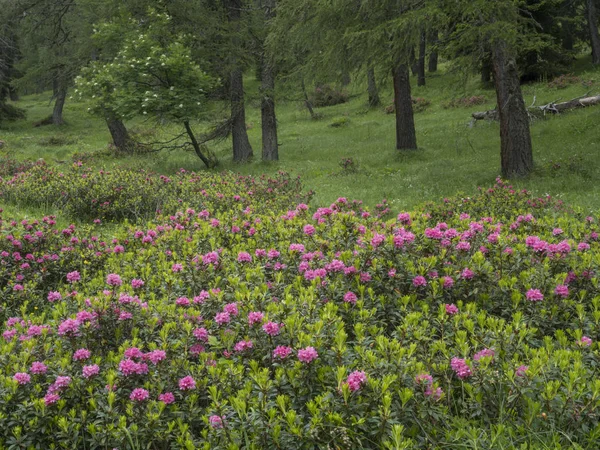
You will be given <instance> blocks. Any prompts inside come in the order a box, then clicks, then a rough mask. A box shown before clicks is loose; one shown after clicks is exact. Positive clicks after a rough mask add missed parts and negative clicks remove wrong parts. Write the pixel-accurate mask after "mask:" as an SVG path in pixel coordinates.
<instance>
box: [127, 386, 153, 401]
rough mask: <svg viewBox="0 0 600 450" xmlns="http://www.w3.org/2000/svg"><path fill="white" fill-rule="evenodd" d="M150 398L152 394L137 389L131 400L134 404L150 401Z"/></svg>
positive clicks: (132, 393) (130, 397) (133, 392)
mask: <svg viewBox="0 0 600 450" xmlns="http://www.w3.org/2000/svg"><path fill="white" fill-rule="evenodd" d="M148 397H150V393H149V392H148V391H147V390H146V389H143V388H136V389H134V390H133V391H132V392H131V395H130V396H129V399H130V400H131V401H134V402H143V401H144V400H148Z"/></svg>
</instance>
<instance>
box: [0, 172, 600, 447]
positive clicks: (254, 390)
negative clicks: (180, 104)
mask: <svg viewBox="0 0 600 450" xmlns="http://www.w3.org/2000/svg"><path fill="white" fill-rule="evenodd" d="M182 176H183V175H182ZM72 179H73V180H75V179H76V178H72ZM190 179H194V178H193V176H191V175H185V176H183V178H182V179H181V181H182V182H184V181H188V182H189V180H190ZM211 180H212V183H210V184H208V183H207V184H205V186H206V187H205V188H206V192H207V198H208V199H209V201H207V203H206V204H205V209H202V210H200V209H193V208H188V209H184V210H183V211H181V212H179V213H173V214H172V215H163V216H159V217H154V218H152V219H151V220H149V221H148V222H146V223H144V224H142V223H138V224H137V225H115V226H113V227H111V228H110V229H104V228H102V224H96V225H93V226H92V225H89V226H87V225H86V226H80V227H76V226H71V227H68V228H65V229H63V230H59V229H57V228H56V224H55V219H54V218H50V217H47V218H44V219H42V220H39V221H31V220H28V221H22V222H16V221H12V220H10V219H2V221H1V222H0V225H1V228H0V234H1V239H0V282H1V289H2V290H1V300H0V319H1V322H0V332H1V334H2V336H1V337H0V355H1V356H0V412H1V414H0V447H7V448H10V447H11V446H12V447H13V448H19V446H20V447H21V448H23V447H24V448H27V447H30V446H34V445H35V446H38V447H39V448H60V447H62V448H123V447H125V448H129V445H130V444H128V443H131V442H133V443H136V444H131V446H132V447H133V446H134V445H137V446H139V447H143V448H153V449H154V448H156V449H159V448H171V447H175V448H190V449H193V448H206V449H209V448H215V449H216V448H250V447H253V448H306V449H309V448H328V447H329V448H376V447H381V448H390V449H391V448H393V449H396V448H415V447H416V448H441V447H444V446H446V445H447V443H448V442H464V441H465V440H469V442H473V443H474V444H473V445H477V446H478V447H480V448H501V447H504V448H513V447H520V446H522V445H523V444H529V446H530V447H533V448H537V446H539V445H540V442H542V443H544V445H545V446H546V447H548V448H556V447H557V446H563V447H573V446H579V447H583V448H594V447H595V445H596V443H597V440H598V430H600V423H599V417H600V416H599V412H600V380H599V379H598V370H597V361H598V357H599V356H600V354H599V346H598V339H600V332H599V330H600V292H599V289H598V279H597V273H598V270H599V268H598V264H599V263H598V260H599V258H598V254H599V244H598V226H597V224H596V220H595V219H594V218H591V217H590V218H585V217H579V216H577V215H574V214H569V215H567V214H563V213H562V211H563V209H562V208H563V207H562V206H561V205H559V204H557V203H556V202H553V201H551V200H547V201H546V200H545V201H538V200H536V199H534V198H532V197H531V196H530V195H528V194H526V193H523V192H515V191H513V190H512V189H511V188H510V187H509V186H508V185H506V184H505V183H504V182H502V181H500V180H499V181H498V183H497V185H496V186H494V187H493V188H491V190H482V191H481V192H480V193H479V194H477V195H475V196H473V197H471V198H470V199H469V200H468V201H464V198H454V199H448V200H447V202H445V203H442V204H439V205H434V204H430V205H427V206H425V207H424V208H423V209H421V210H418V211H415V212H410V213H409V212H404V213H401V214H399V215H397V217H395V218H394V219H392V220H388V221H383V219H381V218H378V217H376V215H374V214H373V215H371V214H369V213H368V212H367V211H364V210H362V208H358V206H357V204H355V203H353V202H349V201H347V200H346V199H343V198H340V199H339V200H338V201H336V202H335V203H333V204H332V205H330V206H329V207H324V208H318V209H316V210H314V211H313V212H309V210H308V207H307V205H306V204H303V203H301V204H297V205H295V206H293V207H288V206H287V204H286V203H285V202H283V201H273V202H272V203H271V207H270V208H266V207H261V205H260V203H261V201H254V198H252V202H251V200H249V199H248V200H245V201H248V202H251V203H248V204H247V206H246V204H243V205H240V204H238V203H236V201H233V202H232V201H231V200H230V201H229V205H228V206H227V207H226V206H225V202H219V201H218V200H217V199H218V198H219V197H218V196H217V195H216V193H221V190H222V189H223V190H224V189H225V187H224V186H227V187H229V190H227V195H234V196H235V195H239V197H240V199H244V198H245V197H244V196H245V193H247V189H248V187H247V184H246V182H244V183H239V184H236V183H234V182H233V180H236V178H235V177H230V176H229V175H225V176H224V177H223V180H222V182H219V180H218V179H217V178H216V177H215V178H211ZM229 181H232V182H231V184H224V183H226V182H229ZM51 182H53V181H51ZM175 184H177V183H175ZM190 184H194V183H193V182H191V183H190ZM182 189H183V188H182ZM236 189H239V191H237V193H234V192H236V191H235V190H236ZM294 192H296V191H294ZM12 195H16V194H12ZM264 195H265V196H266V193H265V194H264ZM294 195H295V194H294ZM264 201H265V202H268V197H265V200H264ZM450 212H451V213H450ZM98 230H100V231H104V232H105V233H106V234H110V236H105V237H103V238H100V237H99V236H98V235H97V234H99V233H100V231H98ZM109 230H110V231H109ZM582 244H583V245H582ZM124 443H125V444H124Z"/></svg>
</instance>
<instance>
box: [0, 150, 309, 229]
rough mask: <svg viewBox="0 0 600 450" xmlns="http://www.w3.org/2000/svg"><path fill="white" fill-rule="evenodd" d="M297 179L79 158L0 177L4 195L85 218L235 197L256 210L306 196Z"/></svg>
mask: <svg viewBox="0 0 600 450" xmlns="http://www.w3.org/2000/svg"><path fill="white" fill-rule="evenodd" d="M301 190H302V185H301V183H300V180H299V179H297V178H296V179H293V178H291V177H290V176H289V175H288V174H286V173H283V172H281V173H279V174H278V175H277V176H276V177H275V178H267V177H261V178H252V177H244V176H238V175H235V174H232V173H229V174H220V175H219V174H214V173H194V172H186V171H184V170H182V171H180V172H179V173H177V174H176V175H175V176H173V177H167V176H164V175H158V174H153V173H148V172H145V171H142V170H140V171H133V170H130V169H114V170H99V171H97V170H93V169H90V168H86V167H85V166H84V165H83V164H82V163H81V162H77V163H75V164H73V166H72V167H71V168H69V169H67V170H66V171H64V172H63V171H59V170H58V169H55V168H50V167H47V166H45V165H41V166H35V167H33V168H31V170H28V171H26V172H22V173H17V174H16V175H15V176H13V177H12V178H11V177H8V178H5V179H4V180H2V179H1V178H0V198H2V199H4V201H8V202H13V203H18V204H20V205H30V206H36V207H47V206H52V207H54V208H58V209H60V210H61V211H63V212H64V213H65V214H66V215H67V216H69V217H71V218H74V219H79V220H83V221H88V222H91V221H93V220H100V221H107V220H108V221H123V220H129V221H132V222H136V221H144V220H149V219H152V218H154V217H155V215H156V213H157V212H163V213H174V212H176V211H177V210H178V209H181V208H182V207H188V206H189V207H193V208H201V209H204V208H211V209H212V210H219V211H220V210H225V209H227V208H229V206H230V205H231V203H232V202H235V203H238V204H239V205H240V207H241V209H243V207H248V206H251V207H252V208H253V210H255V211H256V210H269V209H271V208H275V209H279V208H282V207H287V206H290V205H293V204H295V203H298V202H301V201H307V200H308V199H309V198H310V196H311V194H310V193H308V194H303V193H302V192H301Z"/></svg>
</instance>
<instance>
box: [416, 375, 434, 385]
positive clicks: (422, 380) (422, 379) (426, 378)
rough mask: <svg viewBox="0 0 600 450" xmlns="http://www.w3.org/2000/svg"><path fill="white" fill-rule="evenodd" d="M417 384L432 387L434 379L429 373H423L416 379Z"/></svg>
mask: <svg viewBox="0 0 600 450" xmlns="http://www.w3.org/2000/svg"><path fill="white" fill-rule="evenodd" d="M415 383H417V384H419V385H424V386H430V385H431V384H433V377H432V376H431V375H429V374H428V373H421V374H419V375H417V376H416V377H415Z"/></svg>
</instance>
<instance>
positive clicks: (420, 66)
mask: <svg viewBox="0 0 600 450" xmlns="http://www.w3.org/2000/svg"><path fill="white" fill-rule="evenodd" d="M426 50H427V36H426V35H425V31H421V39H420V40H419V60H418V61H417V86H425V51H426Z"/></svg>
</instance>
